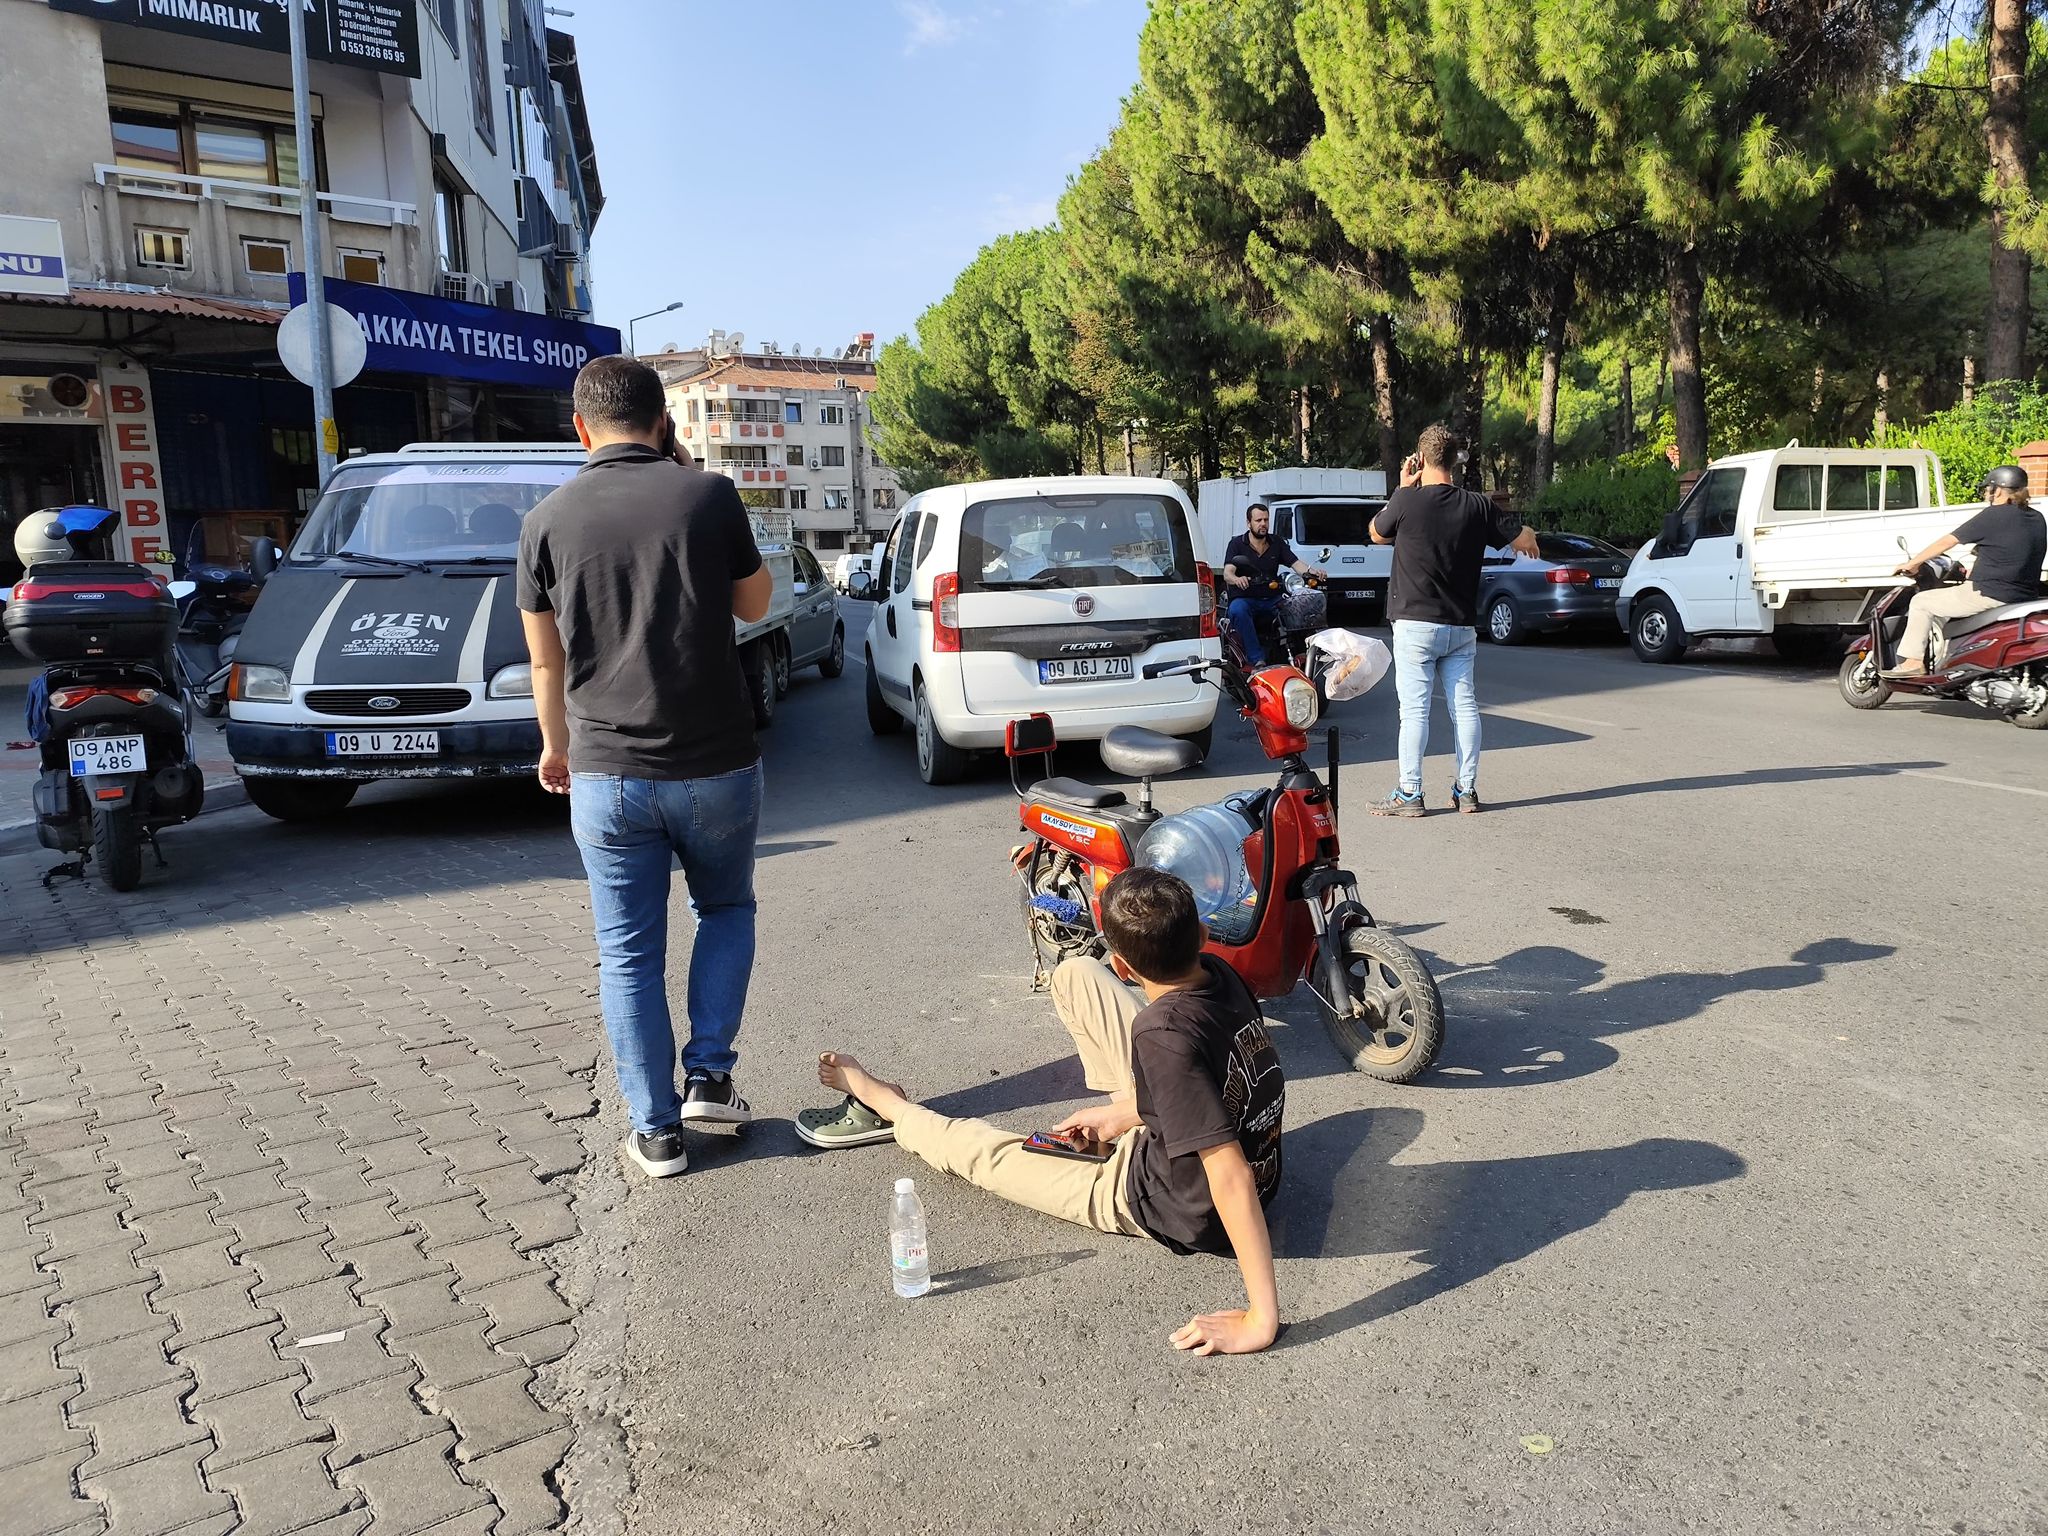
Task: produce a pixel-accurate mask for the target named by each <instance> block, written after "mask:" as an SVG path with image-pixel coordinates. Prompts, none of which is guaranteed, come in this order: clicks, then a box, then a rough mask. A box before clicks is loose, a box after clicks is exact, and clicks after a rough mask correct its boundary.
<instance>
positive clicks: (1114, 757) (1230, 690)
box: [1005, 656, 1444, 1083]
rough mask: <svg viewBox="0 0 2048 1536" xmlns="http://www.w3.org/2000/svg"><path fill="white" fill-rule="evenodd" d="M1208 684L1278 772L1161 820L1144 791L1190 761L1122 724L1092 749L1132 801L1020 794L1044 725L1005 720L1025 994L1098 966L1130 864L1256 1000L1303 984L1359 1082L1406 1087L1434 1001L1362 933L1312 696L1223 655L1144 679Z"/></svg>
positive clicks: (1432, 1020) (1052, 786)
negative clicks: (1029, 985)
mask: <svg viewBox="0 0 2048 1536" xmlns="http://www.w3.org/2000/svg"><path fill="white" fill-rule="evenodd" d="M1205 674H1208V675H1209V680H1210V681H1211V682H1213V683H1215V684H1216V686H1217V687H1218V688H1220V689H1221V690H1222V692H1223V695H1224V697H1225V698H1227V699H1228V700H1229V701H1230V702H1231V703H1232V704H1234V705H1236V706H1237V708H1238V711H1239V713H1240V714H1241V715H1242V716H1243V717H1244V718H1245V719H1247V720H1249V721H1251V723H1252V726H1253V728H1254V729H1255V730H1257V732H1258V736H1259V744H1260V745H1261V746H1262V747H1264V749H1265V752H1266V756H1267V757H1269V758H1271V759H1272V760H1273V761H1274V762H1276V763H1278V764H1279V765H1280V777H1279V781H1278V783H1276V784H1275V785H1274V786H1273V787H1272V788H1271V789H1264V790H1259V791H1257V792H1256V793H1252V794H1248V795H1240V796H1235V797H1232V798H1231V799H1229V800H1225V801H1223V802H1222V803H1220V804H1219V805H1213V806H1200V807H1197V808H1196V809H1195V810H1194V811H1191V812H1185V813H1183V814H1182V815H1179V816H1169V817H1161V816H1160V814H1159V813H1158V812H1157V811H1156V810H1155V809H1154V808H1153V805H1152V780H1153V779H1154V778H1155V777H1156V776H1158V775H1160V774H1165V773H1178V772H1181V771H1183V770H1185V769H1188V768H1192V767H1194V766H1195V765H1196V764H1198V763H1200V762H1201V760H1202V751H1201V749H1200V748H1199V747H1197V746H1196V745H1195V744H1194V743H1192V742H1189V741H1185V740H1181V739H1178V738H1175V737H1172V736H1163V735H1161V734H1159V733H1158V732H1156V731H1148V730H1143V729H1141V728H1139V727H1137V726H1126V725H1119V726H1116V727H1113V728H1112V729H1111V730H1110V732H1109V733H1108V735H1106V736H1105V737H1104V738H1103V739H1102V743H1101V752H1102V761H1103V763H1104V765H1105V766H1107V767H1108V768H1109V769H1110V770H1111V771H1112V772H1114V773H1120V774H1125V775H1128V776H1129V777H1131V778H1135V779H1136V780H1138V803H1137V804H1136V805H1132V804H1130V803H1129V802H1128V800H1126V798H1125V796H1124V794H1123V792H1122V791H1120V790H1114V789H1101V788H1098V787H1097V786H1095V785H1093V784H1087V783H1084V782H1082V781H1081V780H1079V779H1069V778H1048V779H1042V780H1040V781H1039V782H1037V783H1035V784H1033V785H1031V786H1030V787H1029V788H1028V789H1027V788H1025V787H1023V786H1022V785H1021V784H1019V783H1018V781H1017V772H1018V769H1017V762H1018V760H1019V759H1021V758H1027V757H1038V756H1044V757H1046V758H1048V759H1049V758H1050V756H1051V754H1052V751H1053V748H1054V746H1055V744H1056V743H1055V739H1054V731H1053V723H1052V719H1051V717H1050V716H1048V715H1042V714H1037V715H1032V716H1030V717H1029V718H1028V719H1024V720H1013V721H1011V722H1010V724H1009V727H1008V730H1007V733H1006V743H1005V749H1006V751H1007V752H1008V754H1009V757H1010V760H1011V764H1010V775H1011V783H1012V785H1013V786H1015V787H1016V789H1017V793H1018V796H1019V798H1020V799H1021V800H1022V802H1023V804H1022V805H1021V807H1020V808H1019V811H1018V816H1019V819H1020V821H1021V822H1022V824H1023V827H1024V830H1025V832H1026V833H1027V834H1029V836H1030V838H1031V841H1029V842H1028V843H1026V844H1024V845H1023V846H1022V847H1020V848H1019V849H1018V850H1017V852H1016V855H1015V859H1014V862H1015V864H1016V867H1017V869H1018V872H1019V873H1020V874H1021V875H1022V876H1023V880H1024V920H1025V924H1026V927H1027V928H1028V930H1029V932H1030V934H1031V942H1032V949H1033V952H1034V955H1035V957H1036V960H1037V966H1038V969H1037V976H1036V978H1035V980H1034V986H1035V987H1037V988H1043V987H1044V986H1045V985H1047V983H1048V980H1049V978H1050V975H1051V972H1052V969H1053V967H1055V966H1056V965H1058V964H1059V963H1060V962H1061V961H1062V960H1065V959H1068V958H1070V957H1072V956H1076V955H1087V956H1092V957H1094V958H1097V959H1100V958H1102V957H1103V956H1104V955H1105V954H1106V952H1107V947H1106V945H1105V944H1104V942H1103V938H1102V889H1103V887H1104V886H1106V885H1108V884H1109V882H1110V880H1111V878H1112V877H1113V876H1115V875H1116V874H1117V873H1118V872H1119V871H1122V870H1125V869H1129V868H1130V867H1131V866H1132V865H1134V864H1152V865H1156V866H1159V867H1162V868H1169V869H1172V870H1173V871H1174V872H1175V873H1176V874H1180V875H1182V877H1183V878H1186V879H1187V880H1188V882H1189V884H1190V885H1191V886H1193V887H1194V888H1195V890H1196V895H1197V902H1198V905H1203V906H1204V910H1205V915H1206V921H1207V923H1208V928H1209V942H1208V944H1207V946H1206V948H1207V950H1208V952H1209V953H1210V954H1213V955H1216V956H1217V957H1219V958H1220V959H1223V960H1227V961H1229V962H1230V964H1231V966H1232V967H1233V968H1234V969H1235V970H1236V971H1237V973H1238V974H1239V975H1240V976H1242V977H1243V978H1244V980H1245V983H1246V984H1247V985H1248V986H1249V987H1251V989H1252V990H1253V992H1255V993H1256V994H1257V995H1258V996H1259V997H1260V998H1262V999H1266V998H1279V997H1285V996H1287V995H1288V994H1290V993H1291V992H1293V990H1294V988H1295V986H1296V984H1297V983H1298V982H1300V981H1301V980H1302V979H1303V978H1304V977H1305V978H1307V980H1308V983H1309V987H1310V989H1311V990H1312V991H1313V992H1314V993H1315V995H1316V1000H1317V1002H1318V1003H1319V1004H1320V1005H1321V1011H1322V1016H1323V1025H1324V1028H1325V1029H1327V1030H1328V1031H1329V1035H1330V1039H1331V1041H1332V1042H1333V1043H1334V1044H1335V1045H1336V1047H1337V1049H1338V1051H1339V1052H1341V1053H1342V1054H1343V1056H1344V1057H1345V1059H1346V1060H1347V1061H1349V1062H1350V1063H1351V1065H1352V1066H1353V1067H1354V1068H1355V1069H1356V1070H1358V1071H1360V1072H1364V1073H1367V1074H1368V1075H1370V1076H1372V1077H1376V1078H1379V1079H1381V1080H1382V1081H1385V1082H1390V1083H1408V1082H1413V1081H1414V1080H1415V1079H1416V1078H1418V1077H1420V1076H1421V1075H1422V1074H1423V1073H1425V1072H1427V1071H1428V1070H1429V1068H1430V1066H1431V1064H1432V1063H1434V1062H1435V1060H1436V1057H1437V1051H1438V1050H1439V1048H1440V1047H1441V1046H1442V1044H1443V1034H1444V1008H1443V999H1442V997H1441V996H1440V995H1439V994H1438V992H1437V987H1436V981H1435V979H1434V978H1433V977H1432V976H1431V975H1430V974H1429V968H1428V967H1427V966H1426V965H1424V964H1423V963H1422V960H1421V958H1420V957H1419V956H1418V955H1417V954H1416V953H1415V951H1414V950H1412V949H1410V948H1409V947H1408V946H1407V945H1406V944H1404V943H1402V942H1401V941H1400V940H1399V939H1397V938H1395V937H1394V936H1393V935H1392V934H1390V933H1387V932H1386V931H1385V930H1383V929H1381V928H1378V927H1375V926H1374V924H1373V918H1372V914H1371V913H1370V912H1369V911H1367V910H1366V906H1365V903H1364V902H1363V901H1362V900H1361V899H1360V898H1359V894H1358V880H1357V877H1356V876H1355V875H1353V874H1352V873H1351V872H1350V871H1349V870H1347V869H1345V868H1343V867H1342V866H1341V865H1340V864H1339V863H1338V853H1337V794H1336V786H1337V760H1338V735H1337V732H1336V731H1335V730H1334V729H1333V730H1331V731H1330V732H1329V733H1328V738H1327V740H1328V759H1329V761H1328V770H1329V775H1330V777H1329V782H1328V784H1325V783H1324V781H1323V780H1322V779H1320V778H1319V777H1317V775H1316V772H1315V770H1314V769H1313V768H1311V767H1310V766H1309V764H1308V761H1307V756H1306V754H1307V752H1308V746H1309V738H1308V730H1309V727H1311V726H1313V725H1314V724H1315V723H1316V720H1317V718H1318V716H1319V714H1320V703H1319V700H1318V698H1317V687H1316V684H1315V683H1313V682H1312V681H1310V679H1309V678H1308V677H1307V676H1306V675H1305V674H1303V673H1302V672H1300V671H1299V670H1297V669H1296V668H1294V667H1289V666H1273V667H1266V668H1263V669H1261V670H1259V671H1256V672H1250V673H1247V672H1246V671H1245V670H1244V669H1243V668H1242V667H1240V666H1238V665H1237V663H1236V662H1235V661H1234V660H1232V659H1230V658H1229V657H1227V656H1226V657H1224V658H1223V659H1221V660H1208V659H1204V658H1194V657H1191V658H1189V659H1188V660H1187V661H1181V662H1155V663H1153V664H1152V665H1150V666H1147V667H1146V668H1145V675H1146V676H1147V677H1148V678H1150V677H1199V676H1203V675H1205ZM1204 850H1206V852H1205V851H1204ZM1191 855H1192V856H1193V857H1192V859H1191ZM1205 896H1206V898H1207V899H1206V901H1205Z"/></svg>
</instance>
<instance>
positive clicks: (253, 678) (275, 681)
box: [228, 662, 292, 704]
mask: <svg viewBox="0 0 2048 1536" xmlns="http://www.w3.org/2000/svg"><path fill="white" fill-rule="evenodd" d="M228 697H229V698H231V699H235V700H239V701H241V702H243V703H247V704H289V703H291V701H292V680H291V678H290V676H289V675H288V674H287V673H286V672H285V670H284V668H283V667H256V666H247V665H244V664H243V663H241V662H236V663H235V669H234V671H232V672H230V673H229V674H228Z"/></svg>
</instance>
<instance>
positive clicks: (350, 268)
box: [341, 246, 384, 288]
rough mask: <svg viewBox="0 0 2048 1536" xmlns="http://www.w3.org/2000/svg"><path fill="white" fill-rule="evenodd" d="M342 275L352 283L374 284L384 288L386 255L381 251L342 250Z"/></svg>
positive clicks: (344, 247) (345, 247)
mask: <svg viewBox="0 0 2048 1536" xmlns="http://www.w3.org/2000/svg"><path fill="white" fill-rule="evenodd" d="M341 275H342V276H343V277H345V278H347V279H348V280H349V281H350V282H352V283H374V284H375V285H376V286H377V287H379V288H381V287H383V286H384V253H383V252H381V251H352V250H350V249H349V248H348V247H347V246H343V247H342V248H341Z"/></svg>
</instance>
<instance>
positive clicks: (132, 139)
mask: <svg viewBox="0 0 2048 1536" xmlns="http://www.w3.org/2000/svg"><path fill="white" fill-rule="evenodd" d="M113 128H114V164H116V165H118V166H120V167H121V168H122V169H123V170H129V171H168V172H170V173H171V174H172V175H174V176H182V175H183V174H184V173H185V130H184V128H183V127H182V125H180V123H179V121H178V119H177V118H175V117H155V116H152V115H150V114H148V113H143V112H123V111H116V112H114V113H113Z"/></svg>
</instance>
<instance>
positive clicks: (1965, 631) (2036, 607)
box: [1941, 597, 2048, 640]
mask: <svg viewBox="0 0 2048 1536" xmlns="http://www.w3.org/2000/svg"><path fill="white" fill-rule="evenodd" d="M2029 613H2048V597H2035V598H2029V599H2028V600H2027V601H2026V602H2024V603H2006V604H2004V605H2003V606H2001V607H1997V608H1986V609H1985V610H1984V611H1983V612H1982V613H1973V614H1971V615H1970V616H1969V617H1968V618H1964V619H1943V620H1942V621H1941V632H1942V633H1943V634H1944V635H1946V636H1947V637H1948V638H1949V639H1951V640H1953V639H1955V637H1956V636H1957V635H1971V634H1975V633H1976V632H1977V631H1978V630H1980V629H1988V628H1990V627H1991V626H1992V625H1993V624H2004V623H2007V622H2009V621H2010V620H2013V619H2017V618H2020V617H2021V616H2022V615H2025V614H2029Z"/></svg>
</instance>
